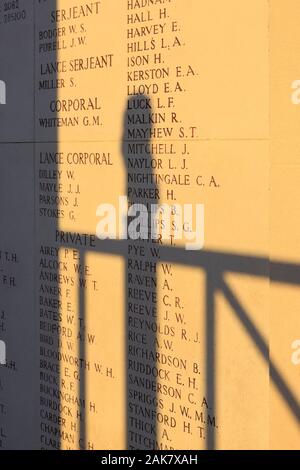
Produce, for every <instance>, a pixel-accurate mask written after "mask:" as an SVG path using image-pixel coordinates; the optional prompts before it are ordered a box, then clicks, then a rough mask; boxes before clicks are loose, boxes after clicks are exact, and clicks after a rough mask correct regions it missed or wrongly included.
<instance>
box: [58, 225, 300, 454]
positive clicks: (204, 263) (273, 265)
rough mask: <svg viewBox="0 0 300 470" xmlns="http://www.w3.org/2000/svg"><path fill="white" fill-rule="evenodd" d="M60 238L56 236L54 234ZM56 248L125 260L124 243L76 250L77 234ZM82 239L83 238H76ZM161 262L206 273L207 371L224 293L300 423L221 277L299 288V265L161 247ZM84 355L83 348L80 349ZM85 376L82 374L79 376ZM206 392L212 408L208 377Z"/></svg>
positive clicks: (211, 437) (298, 410) (298, 409)
mask: <svg viewBox="0 0 300 470" xmlns="http://www.w3.org/2000/svg"><path fill="white" fill-rule="evenodd" d="M57 233H58V234H59V232H57ZM61 234H62V236H61V237H60V242H59V245H60V246H61V247H62V246H63V247H65V248H73V249H76V248H77V249H79V251H80V254H81V255H80V256H81V259H82V260H83V259H84V254H85V253H86V252H98V253H106V254H110V255H113V256H122V257H125V256H126V248H127V241H124V240H110V239H108V240H99V239H95V245H94V248H89V249H85V248H83V247H80V248H78V247H76V242H74V240H76V237H78V233H70V232H69V233H68V232H61ZM79 235H84V234H79ZM160 262H170V263H175V264H180V265H184V266H191V267H198V268H200V269H203V270H205V271H206V338H207V341H206V343H207V351H206V367H207V369H209V370H212V371H214V366H215V346H216V345H215V318H216V312H215V293H216V291H220V292H222V293H223V295H224V297H225V298H226V300H227V302H228V303H229V305H230V306H231V307H232V309H233V311H234V312H235V314H236V316H237V318H238V319H239V321H240V322H241V324H242V326H243V327H244V329H245V331H246V332H247V333H248V335H249V336H250V338H251V339H252V341H253V342H254V344H255V345H256V347H257V349H258V351H259V352H260V354H261V355H262V357H263V359H264V360H265V361H266V362H267V363H268V365H269V370H270V377H271V380H272V382H273V383H274V385H275V386H276V388H277V390H278V391H279V393H280V395H281V397H282V399H283V400H284V402H285V403H286V405H287V407H288V409H289V411H290V413H291V415H292V416H293V418H294V419H295V420H296V421H297V422H298V421H299V419H300V405H299V401H298V400H297V398H296V396H295V394H294V393H293V391H292V390H291V389H290V387H289V386H288V384H287V383H286V381H285V380H284V378H283V376H282V373H281V372H280V371H279V369H278V368H277V366H276V365H275V364H274V362H273V361H272V360H271V359H270V356H269V348H268V345H267V343H266V341H265V340H264V338H263V336H262V334H261V333H260V331H259V330H258V329H257V328H256V326H255V325H254V323H253V322H252V320H251V319H250V317H249V315H248V313H247V312H246V310H245V308H244V307H243V306H242V304H241V303H240V302H239V300H238V299H237V297H236V295H235V294H234V293H233V292H232V290H231V289H230V288H229V286H228V285H227V283H226V282H225V281H224V274H225V273H228V272H231V273H240V274H247V275H252V276H256V277H263V278H268V277H270V279H271V280H272V282H277V283H285V284H292V285H300V265H298V264H296V263H284V262H281V261H270V260H269V259H268V258H265V257H261V256H249V255H244V254H232V253H224V252H218V251H207V250H203V251H187V250H185V249H184V248H181V247H173V246H172V247H170V246H165V245H161V246H160ZM80 309H81V310H82V311H81V317H82V318H84V298H83V296H82V295H80ZM81 352H82V353H84V346H83V347H82V349H81ZM82 373H83V374H84V372H82ZM206 380H207V383H206V390H207V395H208V401H209V403H210V405H211V407H212V408H213V407H214V404H215V391H216V383H215V377H214V374H213V373H212V374H207V378H206ZM80 394H81V397H82V398H84V395H85V377H82V381H81V385H80ZM80 435H81V439H82V442H83V443H85V435H86V430H85V419H83V420H82V421H81V431H80ZM215 440H216V439H215V432H214V430H213V428H212V427H208V428H207V448H208V449H214V448H215Z"/></svg>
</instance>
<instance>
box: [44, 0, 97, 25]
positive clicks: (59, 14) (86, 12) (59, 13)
mask: <svg viewBox="0 0 300 470" xmlns="http://www.w3.org/2000/svg"><path fill="white" fill-rule="evenodd" d="M100 6H101V2H100V1H98V2H89V3H86V4H84V5H73V6H72V7H69V8H60V9H57V10H52V11H51V22H52V23H61V22H63V21H69V20H78V19H81V18H86V17H88V16H92V15H99V13H100Z"/></svg>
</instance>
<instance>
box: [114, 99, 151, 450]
mask: <svg viewBox="0 0 300 470" xmlns="http://www.w3.org/2000/svg"><path fill="white" fill-rule="evenodd" d="M151 107H152V106H151V100H150V98H149V97H147V96H144V95H136V96H133V97H131V98H130V99H129V100H128V102H127V109H126V110H125V112H124V128H123V140H122V156H123V159H124V165H125V169H126V178H127V184H126V190H127V198H128V208H129V209H128V214H129V215H128V223H127V233H128V242H127V254H126V267H125V270H126V271H125V278H126V283H125V289H126V293H125V298H126V300H125V302H126V304H125V314H126V327H127V332H126V335H127V338H126V354H125V357H126V367H127V448H128V449H143V450H147V449H150V450H151V449H155V448H157V430H156V414H157V408H158V403H157V393H156V388H157V377H156V373H157V369H156V367H157V364H156V328H157V323H156V313H157V293H156V288H157V261H158V257H159V252H158V245H157V241H155V240H154V239H152V231H151V228H152V222H154V220H155V211H154V218H153V217H152V218H151V209H152V214H153V205H156V204H159V189H158V187H157V185H156V183H155V174H154V172H153V170H152V163H153V157H152V152H151V133H152V124H151V112H152V109H151ZM141 136H142V137H141ZM138 219H139V222H140V223H137V222H138ZM135 220H136V223H135Z"/></svg>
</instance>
